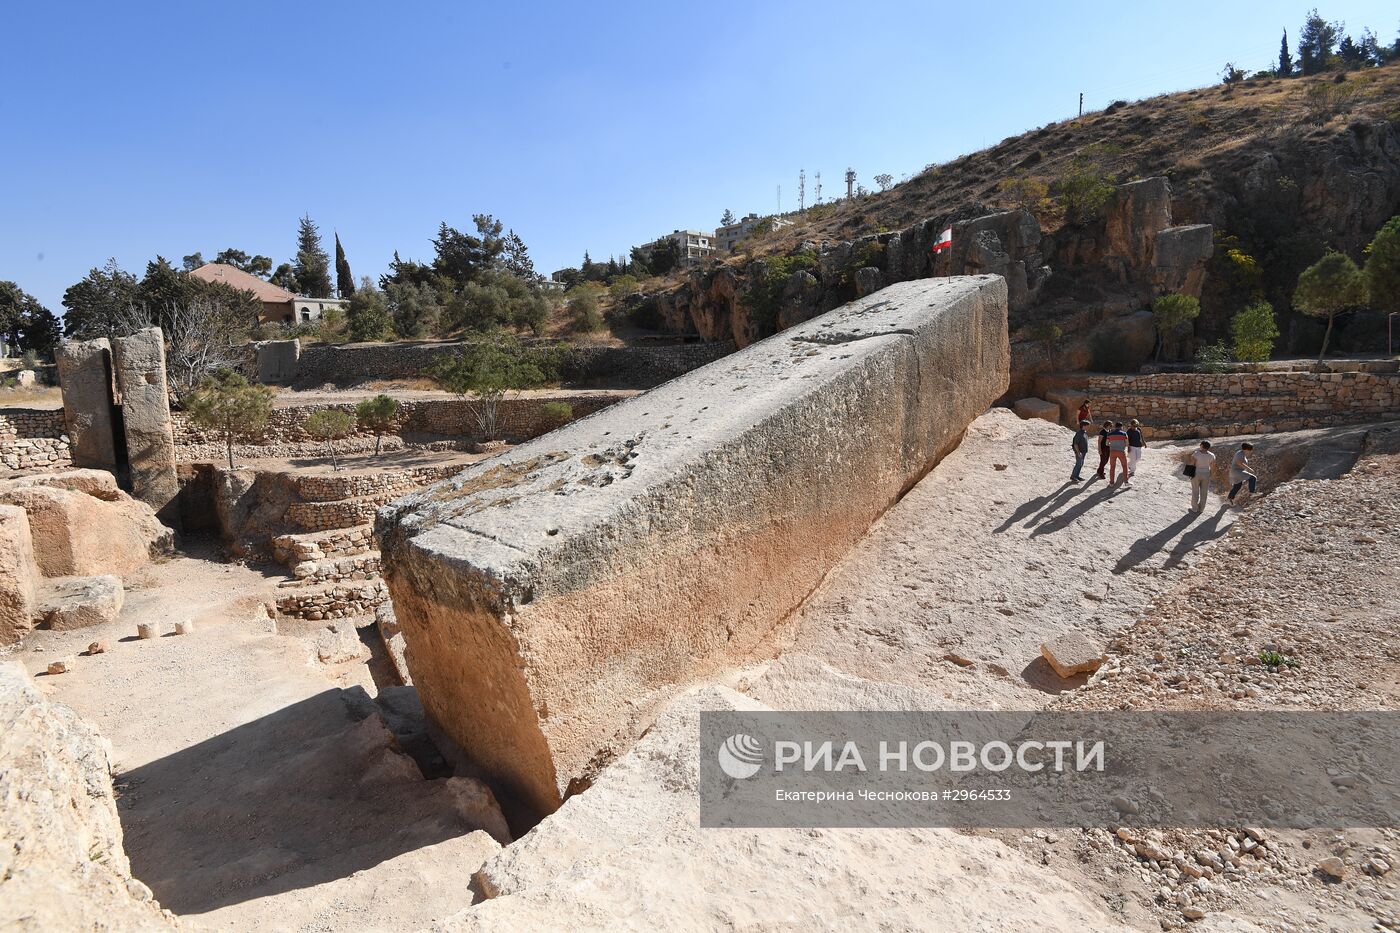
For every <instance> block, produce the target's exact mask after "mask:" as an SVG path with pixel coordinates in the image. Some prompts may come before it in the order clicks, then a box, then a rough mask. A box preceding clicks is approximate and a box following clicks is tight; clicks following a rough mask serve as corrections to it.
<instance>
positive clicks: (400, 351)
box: [281, 342, 734, 389]
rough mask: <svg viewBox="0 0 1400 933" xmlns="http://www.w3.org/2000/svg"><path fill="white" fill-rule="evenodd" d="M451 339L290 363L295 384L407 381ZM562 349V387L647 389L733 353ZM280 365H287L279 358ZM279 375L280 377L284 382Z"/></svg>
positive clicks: (678, 346) (719, 347) (314, 351)
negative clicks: (385, 380) (281, 363)
mask: <svg viewBox="0 0 1400 933" xmlns="http://www.w3.org/2000/svg"><path fill="white" fill-rule="evenodd" d="M457 346H458V344H456V343H451V342H442V343H439V342H430V343H364V344H340V345H334V344H323V343H322V344H312V345H311V346H305V347H302V348H301V356H300V358H299V359H298V360H297V361H296V362H295V371H296V377H295V380H294V381H295V384H296V385H298V386H302V387H316V386H320V385H324V384H326V383H334V384H335V385H341V386H344V385H353V384H355V383H357V382H363V381H365V380H369V379H412V378H417V377H420V376H422V375H423V372H424V370H426V369H427V368H428V367H429V366H430V365H432V363H433V361H434V360H435V359H437V357H439V356H441V355H442V354H444V353H449V352H451V351H452V350H453V349H455V348H456V347H457ZM561 349H563V351H564V352H563V357H562V360H561V368H560V373H559V376H560V380H561V381H562V382H563V383H564V385H567V386H579V387H603V386H606V387H608V388H615V389H649V388H652V387H653V386H658V385H660V384H661V383H663V382H666V381H667V380H669V379H674V378H675V377H677V376H680V375H683V374H685V373H688V372H690V371H691V370H692V369H696V368H698V367H700V366H704V365H705V364H707V363H711V362H714V361H715V360H717V359H719V358H720V357H722V356H725V355H726V354H729V353H732V352H734V345H733V344H732V343H728V344H726V343H674V344H658V345H656V346H627V347H607V346H578V347H568V348H561ZM283 362H284V367H285V365H290V364H287V363H286V362H285V361H283ZM282 372H283V373H284V375H283V376H282V379H281V381H293V380H288V379H286V377H285V368H284V370H282Z"/></svg>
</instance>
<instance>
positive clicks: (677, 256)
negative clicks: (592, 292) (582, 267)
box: [585, 237, 681, 277]
mask: <svg viewBox="0 0 1400 933" xmlns="http://www.w3.org/2000/svg"><path fill="white" fill-rule="evenodd" d="M680 261H681V245H680V244H679V243H677V242H676V241H675V240H673V239H671V238H670V237H662V238H661V239H659V240H657V241H656V242H655V243H654V244H652V247H651V250H650V251H649V252H648V253H647V267H648V268H649V269H650V270H651V274H652V275H665V274H666V273H667V272H670V271H671V270H672V269H674V268H676V266H678V265H680ZM586 276H587V273H585V277H586Z"/></svg>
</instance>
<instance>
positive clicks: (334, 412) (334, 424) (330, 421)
mask: <svg viewBox="0 0 1400 933" xmlns="http://www.w3.org/2000/svg"><path fill="white" fill-rule="evenodd" d="M301 428H302V430H303V431H305V432H306V433H307V434H310V435H311V436H312V437H314V438H316V439H317V440H322V441H325V442H326V450H328V451H329V452H330V455H331V469H332V470H339V469H340V464H339V463H337V462H336V459H335V441H336V438H339V437H344V436H345V435H347V434H349V433H350V432H351V431H353V430H355V418H354V416H352V415H351V414H350V413H349V412H348V411H341V410H340V409H339V408H322V409H321V410H320V411H314V412H312V413H311V414H310V415H307V417H306V420H305V421H303V422H302V425H301Z"/></svg>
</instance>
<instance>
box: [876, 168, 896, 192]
mask: <svg viewBox="0 0 1400 933" xmlns="http://www.w3.org/2000/svg"><path fill="white" fill-rule="evenodd" d="M875 184H877V185H879V186H880V190H881V191H888V190H889V189H890V186H891V185H893V184H894V176H893V175H891V174H890V173H889V172H881V173H880V174H879V175H876V176H875Z"/></svg>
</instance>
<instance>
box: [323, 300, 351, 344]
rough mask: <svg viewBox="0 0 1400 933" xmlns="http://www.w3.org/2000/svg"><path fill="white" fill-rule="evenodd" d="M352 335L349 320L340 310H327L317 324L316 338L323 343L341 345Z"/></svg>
mask: <svg viewBox="0 0 1400 933" xmlns="http://www.w3.org/2000/svg"><path fill="white" fill-rule="evenodd" d="M349 335H350V325H349V318H347V317H346V316H345V312H344V311H342V310H340V309H339V308H327V309H326V310H324V311H322V312H321V319H320V320H318V321H317V322H316V336H317V337H319V338H321V342H322V343H340V342H341V341H343V340H344V339H345V338H346V337H348V336H349Z"/></svg>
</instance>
